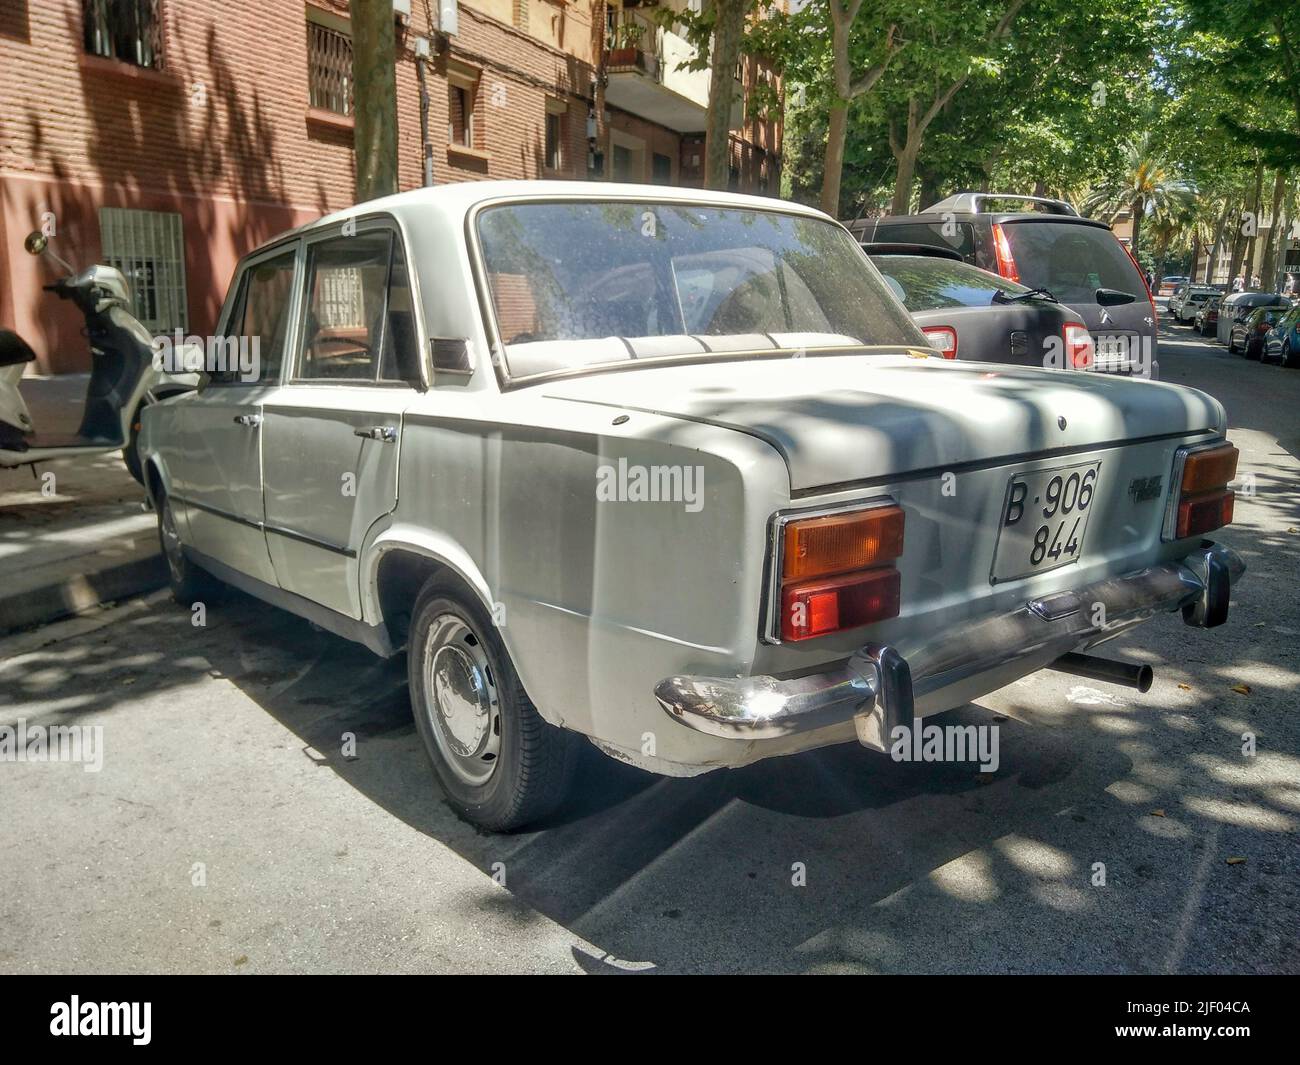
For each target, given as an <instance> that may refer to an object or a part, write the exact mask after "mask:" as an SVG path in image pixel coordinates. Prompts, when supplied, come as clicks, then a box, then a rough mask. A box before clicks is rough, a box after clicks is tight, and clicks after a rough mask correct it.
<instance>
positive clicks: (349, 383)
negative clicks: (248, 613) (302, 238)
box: [262, 220, 421, 618]
mask: <svg viewBox="0 0 1300 1065" xmlns="http://www.w3.org/2000/svg"><path fill="white" fill-rule="evenodd" d="M357 226H358V228H357V230H356V231H355V232H349V233H348V234H343V233H341V232H340V231H339V230H337V229H335V230H323V231H322V232H321V233H320V234H319V235H314V236H312V237H310V238H308V240H307V242H306V250H305V254H304V266H303V276H304V279H305V284H304V289H303V299H302V311H301V314H300V321H301V326H300V328H299V330H298V341H297V343H296V344H295V354H294V358H293V360H292V362H291V365H290V367H289V369H288V372H287V373H286V375H285V377H286V380H285V383H284V385H283V386H282V387H281V388H279V389H278V390H277V391H276V392H275V393H274V394H272V395H270V396H268V397H267V398H266V400H265V403H264V405H263V418H264V420H263V425H262V447H263V470H264V475H265V507H266V537H267V544H268V547H269V550H270V555H271V560H272V563H273V565H274V567H275V573H276V577H277V579H278V581H279V584H280V586H281V587H282V588H285V589H286V590H288V591H290V592H293V593H295V594H297V595H300V596H303V597H304V598H306V599H310V600H312V601H313V602H315V603H319V604H321V605H322V606H325V607H328V608H329V609H331V610H334V611H336V612H338V613H340V614H345V615H347V616H348V617H351V618H360V617H361V601H360V583H359V572H358V557H359V553H360V549H361V546H362V544H363V542H364V540H365V537H366V534H367V533H368V531H369V530H370V529H371V527H372V526H373V525H374V524H375V522H376V521H378V520H379V519H380V518H382V517H383V516H384V515H386V514H388V513H390V512H391V511H392V510H393V508H394V507H395V506H396V504H397V459H398V449H399V446H400V435H401V426H402V412H403V411H404V410H405V409H406V408H407V406H409V405H410V403H411V401H412V400H413V398H414V397H415V389H414V387H413V385H414V384H416V383H418V378H419V369H418V368H419V352H420V350H421V349H420V347H419V344H418V340H417V334H418V329H417V325H416V315H415V307H414V302H413V299H412V295H411V289H410V285H409V279H408V274H407V269H406V260H405V256H404V254H403V249H402V242H401V238H400V235H399V234H398V232H397V230H396V228H395V226H394V225H392V224H391V223H390V222H389V221H387V220H382V221H381V220H374V221H366V222H361V223H357Z"/></svg>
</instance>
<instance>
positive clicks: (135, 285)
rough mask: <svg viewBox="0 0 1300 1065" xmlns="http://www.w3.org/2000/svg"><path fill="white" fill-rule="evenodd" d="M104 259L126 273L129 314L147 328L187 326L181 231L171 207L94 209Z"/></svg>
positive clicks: (165, 330) (167, 330)
mask: <svg viewBox="0 0 1300 1065" xmlns="http://www.w3.org/2000/svg"><path fill="white" fill-rule="evenodd" d="M99 239H100V244H101V245H102V247H103V255H104V262H105V263H106V264H107V265H109V266H115V267H117V269H119V270H121V271H122V273H123V274H124V275H125V277H126V281H127V284H128V285H129V286H130V289H131V303H132V306H133V309H134V311H135V316H136V317H137V318H139V319H140V321H141V322H143V323H144V325H145V328H147V329H149V330H150V331H151V332H153V333H170V332H171V331H172V330H174V329H181V330H185V329H188V328H189V313H188V302H187V300H186V298H185V236H184V233H183V231H182V229H181V216H180V215H179V214H175V213H173V212H171V211H136V210H130V209H127V208H122V207H101V208H100V209H99Z"/></svg>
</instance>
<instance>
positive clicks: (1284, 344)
mask: <svg viewBox="0 0 1300 1065" xmlns="http://www.w3.org/2000/svg"><path fill="white" fill-rule="evenodd" d="M1260 358H1261V359H1262V360H1263V361H1264V362H1276V363H1277V364H1278V365H1279V366H1300V304H1296V305H1295V306H1293V307H1292V308H1291V309H1290V310H1289V311H1287V312H1286V314H1284V315H1283V316H1282V317H1281V318H1280V319H1278V321H1277V322H1276V323H1275V324H1274V325H1273V328H1272V329H1270V330H1269V331H1268V332H1267V333H1266V334H1264V350H1263V352H1262V353H1261V355H1260Z"/></svg>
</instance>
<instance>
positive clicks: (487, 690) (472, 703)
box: [424, 614, 501, 786]
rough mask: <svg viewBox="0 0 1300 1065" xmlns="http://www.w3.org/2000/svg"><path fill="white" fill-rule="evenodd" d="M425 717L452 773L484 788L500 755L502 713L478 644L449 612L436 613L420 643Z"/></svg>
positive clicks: (473, 636) (471, 632)
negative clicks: (422, 648)
mask: <svg viewBox="0 0 1300 1065" xmlns="http://www.w3.org/2000/svg"><path fill="white" fill-rule="evenodd" d="M424 691H425V703H426V705H425V713H426V714H427V716H428V718H429V721H430V723H431V724H432V725H433V738H434V742H435V743H437V745H438V750H439V751H440V752H441V753H442V755H443V758H444V759H445V761H446V762H447V764H448V765H449V766H450V767H451V770H452V772H454V773H455V774H456V776H458V777H459V778H460V779H461V780H463V781H464V782H465V783H467V784H473V785H475V786H480V785H482V784H485V783H486V782H487V781H488V779H489V778H490V777H491V776H492V773H493V771H494V770H495V769H496V763H497V756H498V755H499V754H500V751H501V711H500V704H499V702H498V698H497V687H496V681H495V678H494V677H493V676H492V667H491V666H490V665H489V663H488V658H487V653H486V652H485V651H484V649H483V644H482V642H481V641H480V640H479V638H478V637H477V636H476V635H475V634H474V632H473V631H472V630H471V629H470V628H469V626H468V625H466V624H465V623H464V622H463V621H462V620H461V619H460V618H458V617H456V616H455V615H454V614H441V615H439V616H438V617H437V618H435V619H434V621H433V624H432V625H430V626H429V632H428V635H427V636H426V637H425V640H424Z"/></svg>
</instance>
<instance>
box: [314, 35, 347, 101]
mask: <svg viewBox="0 0 1300 1065" xmlns="http://www.w3.org/2000/svg"><path fill="white" fill-rule="evenodd" d="M307 91H308V98H309V101H310V103H311V106H312V107H319V108H321V109H323V110H325V111H333V112H334V113H335V114H338V115H350V114H352V38H351V37H349V36H348V35H347V34H346V33H341V32H339V31H338V30H332V29H330V28H329V27H328V26H322V25H320V24H319V23H317V22H309V23H307Z"/></svg>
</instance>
